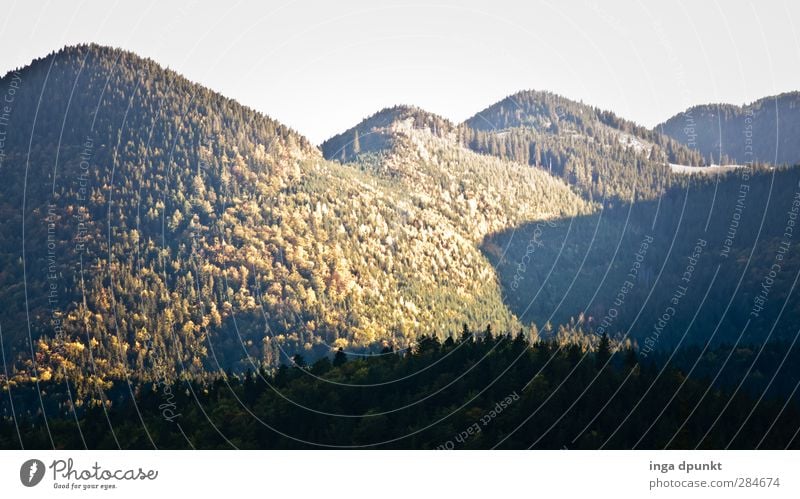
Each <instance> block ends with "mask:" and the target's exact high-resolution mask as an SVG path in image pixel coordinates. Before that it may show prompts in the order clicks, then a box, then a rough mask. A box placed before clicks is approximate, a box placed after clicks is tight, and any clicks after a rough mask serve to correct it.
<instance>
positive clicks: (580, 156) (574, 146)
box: [462, 91, 704, 204]
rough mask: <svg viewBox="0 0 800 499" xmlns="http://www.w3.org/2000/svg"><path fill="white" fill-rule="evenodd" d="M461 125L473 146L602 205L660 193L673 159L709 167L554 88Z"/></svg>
mask: <svg viewBox="0 0 800 499" xmlns="http://www.w3.org/2000/svg"><path fill="white" fill-rule="evenodd" d="M462 128H463V130H464V132H463V141H464V143H465V144H466V145H467V146H468V147H470V148H471V149H473V150H475V151H478V152H482V153H486V154H491V155H495V156H499V157H502V158H508V159H512V160H514V161H516V162H519V163H523V164H529V165H532V166H537V167H539V168H543V169H546V170H547V171H549V172H551V173H553V174H555V175H558V176H560V177H562V178H564V179H565V180H566V181H567V182H569V183H571V184H573V185H576V186H577V187H578V188H579V189H580V191H581V192H583V193H584V195H585V196H586V197H588V198H589V199H592V200H602V201H603V202H614V203H617V204H618V203H619V202H628V201H633V200H638V199H652V198H655V197H657V196H659V195H660V194H661V193H663V192H664V191H665V189H667V188H669V186H670V185H672V180H673V179H672V174H671V171H670V168H669V165H668V163H680V164H686V165H703V164H704V163H703V158H702V156H701V155H699V154H697V153H696V152H693V151H691V150H689V149H688V148H686V147H684V146H683V145H681V144H680V143H679V142H677V141H675V140H673V139H671V138H669V137H666V136H664V135H661V134H659V133H654V132H652V131H649V130H647V129H645V128H644V127H641V126H638V125H636V124H635V123H633V122H630V121H627V120H624V119H622V118H619V117H617V116H616V115H615V114H614V113H612V112H609V111H602V110H600V109H597V108H593V107H590V106H587V105H585V104H583V103H579V102H575V101H572V100H569V99H567V98H565V97H561V96H559V95H556V94H553V93H550V92H539V91H523V92H519V93H516V94H514V95H510V96H508V97H506V98H505V99H503V100H501V101H500V102H498V103H496V104H494V105H492V106H489V107H488V108H486V109H484V110H483V111H480V112H479V113H477V114H475V115H474V116H473V117H472V118H469V119H468V120H466V121H465V122H464V123H463V124H462Z"/></svg>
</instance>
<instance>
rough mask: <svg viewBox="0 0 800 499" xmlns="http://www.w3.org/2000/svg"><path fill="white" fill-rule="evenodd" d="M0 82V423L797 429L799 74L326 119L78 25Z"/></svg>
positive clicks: (582, 431)
mask: <svg viewBox="0 0 800 499" xmlns="http://www.w3.org/2000/svg"><path fill="white" fill-rule="evenodd" d="M0 93H2V95H4V96H5V97H6V99H7V100H6V102H8V105H7V106H5V108H0V110H2V112H3V113H2V114H1V115H0V132H1V135H0V174H2V178H3V183H2V185H0V234H2V238H0V304H1V305H2V306H1V307H0V347H2V348H1V349H0V354H2V364H3V369H2V371H0V387H2V391H0V448H3V449H14V448H25V449H30V448H68V449H83V448H89V449H94V448H114V449H115V448H126V449H129V448H142V449H148V448H181V449H183V448H330V447H334V448H360V447H369V448H373V447H378V448H414V449H416V448H421V449H437V448H438V449H477V448H480V449H484V448H499V449H518V448H546V449H562V448H570V449H572V448H577V449H598V448H603V449H630V448H640V449H656V448H657V449H661V448H673V449H686V448H689V449H691V448H704V449H722V448H740V449H755V448H758V449H761V448H765V449H783V448H797V447H798V446H800V438H798V433H799V432H800V417H799V416H800V399H799V398H798V387H800V368H798V366H800V363H798V361H800V357H798V349H799V348H800V346H798V345H797V339H798V335H800V333H798V331H800V321H799V319H798V318H800V300H798V297H797V290H796V287H797V286H796V285H797V280H798V276H800V256H798V249H797V245H798V242H800V241H798V239H799V238H798V234H796V231H795V228H796V224H797V223H798V221H797V217H798V215H799V214H800V170H798V169H797V167H796V165H797V164H799V163H800V151H798V149H797V134H796V133H795V132H796V131H797V130H798V126H800V116H798V115H797V109H799V108H798V106H797V105H796V104H797V102H796V101H797V94H796V93H789V94H783V95H780V96H777V97H768V98H765V99H763V100H761V101H758V102H756V103H754V104H752V105H749V106H745V107H735V106H727V105H706V106H699V107H695V108H691V109H689V110H686V111H684V112H682V113H680V114H677V115H676V116H674V117H673V118H671V119H669V120H667V121H666V122H665V123H664V124H662V125H659V126H657V127H655V128H653V129H648V128H646V127H643V126H640V125H638V124H636V123H634V122H632V121H629V120H627V119H625V118H623V117H620V116H618V115H617V114H615V113H614V112H611V111H608V110H602V109H598V108H595V107H593V106H590V105H587V104H584V103H582V102H576V101H573V100H570V99H567V98H565V97H562V96H559V95H556V94H553V93H550V92H544V91H534V90H526V91H521V92H518V93H515V94H512V95H509V96H508V97H506V98H504V99H502V100H501V101H499V102H497V103H496V104H493V105H491V106H489V107H487V108H486V109H484V110H482V111H479V112H477V113H475V114H474V116H472V117H470V118H469V119H467V120H465V121H464V122H462V123H453V122H451V121H450V120H448V119H446V118H444V117H441V116H437V115H435V114H433V113H430V112H427V111H425V110H423V109H420V108H418V107H414V106H394V107H388V108H386V109H383V110H379V111H377V112H376V113H375V114H373V115H371V116H368V117H366V118H365V119H364V120H362V121H361V122H359V123H355V124H354V125H353V126H352V127H351V128H349V129H347V130H344V131H342V132H341V133H339V134H338V135H335V136H333V137H331V138H329V139H328V140H326V141H324V142H323V143H322V144H320V145H319V146H316V145H314V144H312V143H311V141H310V140H308V139H306V138H305V137H304V136H303V135H302V134H301V133H300V132H298V131H295V130H292V129H291V128H289V127H287V126H285V125H283V124H281V123H279V122H278V121H276V120H274V119H272V118H269V117H267V116H265V115H263V114H261V113H260V112H257V111H255V110H253V109H250V108H247V107H245V106H243V105H241V104H239V103H238V102H236V101H234V100H232V99H229V98H226V97H224V96H222V95H219V94H217V93H215V92H214V91H212V90H209V89H207V88H204V87H202V86H200V85H198V84H196V83H193V82H191V81H189V80H187V79H186V78H184V77H183V76H181V75H180V74H178V73H176V72H174V71H172V70H168V69H165V68H163V67H161V66H160V65H159V64H157V63H156V62H154V61H152V60H149V59H144V58H141V57H139V56H137V55H135V54H133V53H130V52H125V51H122V50H119V49H114V48H109V47H103V46H99V45H77V46H70V47H66V48H64V49H61V50H59V51H57V52H54V53H51V54H49V55H47V56H46V57H43V58H41V59H37V60H35V61H33V62H32V63H31V64H30V65H27V66H26V67H23V68H20V69H18V70H15V71H12V72H10V73H8V74H6V75H5V76H4V77H3V78H2V79H0ZM8 99H10V101H9V100H8ZM776 120H780V126H779V127H777V128H776V127H774V126H773V127H770V123H774V122H775V121H776ZM753 121H754V122H755V125H752V122H753ZM751 125H752V126H755V127H757V128H758V130H759V133H760V134H759V135H758V136H757V137H756V138H755V139H753V140H755V141H756V142H755V145H754V144H752V143H750V144H747V143H744V142H742V141H743V139H742V137H743V136H744V135H743V134H742V133H741V132H742V131H743V130H744V131H746V130H747V127H748V126H751ZM770 130H771V132H769V131H770ZM767 132H769V133H767ZM748 140H749V139H748ZM776 144H777V146H778V147H777V151H778V153H777V154H773V153H774V152H775V151H776V148H775V147H776Z"/></svg>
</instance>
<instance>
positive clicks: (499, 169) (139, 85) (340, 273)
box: [0, 45, 593, 388]
mask: <svg viewBox="0 0 800 499" xmlns="http://www.w3.org/2000/svg"><path fill="white" fill-rule="evenodd" d="M17 80H19V81H20V82H21V83H20V84H19V85H16V83H14V85H15V86H18V89H17V90H16V100H15V102H14V107H13V114H12V115H11V122H10V123H11V125H10V126H9V134H8V138H7V140H6V142H5V146H4V151H5V153H6V157H5V161H4V163H3V173H4V179H5V182H4V185H3V186H2V192H3V195H2V197H0V210H2V213H4V214H5V216H4V217H3V218H2V224H3V226H2V232H3V235H4V240H3V243H2V253H1V254H0V258H2V263H3V265H2V274H0V302H2V303H3V305H4V306H3V308H2V311H1V312H0V324H1V325H2V332H3V342H4V348H5V351H6V358H7V359H8V361H9V373H8V376H9V377H10V378H12V379H14V380H20V381H24V380H28V379H35V380H42V381H45V380H49V379H56V380H58V379H62V378H65V379H70V380H73V381H74V382H76V383H77V384H78V385H79V387H81V388H84V387H89V386H94V385H97V386H106V381H107V380H109V379H116V378H125V377H132V378H135V379H152V378H154V377H159V378H160V377H163V378H166V379H174V378H175V377H178V376H187V377H192V378H198V377H204V376H205V375H206V373H208V372H212V373H213V372H217V371H219V370H220V369H223V368H233V369H235V370H243V369H245V368H247V367H250V368H260V367H261V366H275V365H278V364H279V363H281V362H286V361H288V359H289V358H290V357H291V356H292V355H293V354H294V353H296V352H302V353H304V354H306V355H308V356H310V357H316V356H319V355H322V354H325V353H327V352H329V351H330V350H331V349H332V348H339V347H345V348H348V349H351V350H353V351H359V350H360V349H380V348H382V347H384V346H386V345H391V346H395V347H397V348H401V347H405V346H407V345H408V344H410V343H411V342H413V341H414V339H415V338H416V337H417V336H419V335H423V334H434V333H436V334H446V332H447V331H450V332H455V331H457V330H459V329H460V327H461V325H462V324H463V323H465V322H466V323H469V324H473V325H475V326H476V327H477V326H478V325H485V324H488V323H491V324H494V325H495V327H498V328H502V329H505V330H515V331H516V330H518V329H519V328H520V327H522V325H521V324H520V323H519V321H518V320H517V319H516V317H515V316H514V314H513V313H511V312H510V311H509V309H508V308H507V307H506V306H505V305H504V304H503V300H502V293H501V290H500V284H499V282H498V280H497V278H496V276H495V274H494V272H493V269H492V267H491V265H490V264H489V261H488V259H487V258H486V257H485V256H484V255H483V253H482V252H481V251H480V250H479V248H478V246H479V244H480V241H481V240H482V239H483V238H484V237H485V236H486V235H488V234H489V233H492V232H496V231H501V230H505V229H509V228H511V227H513V226H515V225H517V224H521V223H523V222H526V221H532V220H537V219H556V218H558V219H563V218H568V217H570V216H574V215H578V214H587V213H590V212H591V211H592V210H593V207H592V205H591V204H590V203H588V202H586V201H584V200H583V199H581V198H580V197H579V196H577V195H576V194H574V193H573V192H572V191H571V189H570V188H569V187H568V186H567V185H566V184H565V183H564V182H562V181H560V180H558V179H555V178H553V177H551V176H550V175H548V174H547V173H545V172H542V171H540V170H535V169H531V168H528V167H526V166H523V165H518V164H514V163H511V162H508V161H503V160H500V159H496V158H491V157H487V156H482V155H479V154H475V153H473V152H471V151H468V150H466V149H464V148H462V147H460V146H457V144H455V143H454V142H453V141H452V140H450V139H449V138H443V136H444V134H449V133H452V130H451V127H449V126H448V125H447V124H446V121H445V120H442V119H439V118H436V119H433V120H432V121H428V118H427V117H421V118H419V120H420V121H414V120H415V119H417V118H415V116H416V113H417V111H415V110H412V109H402V108H398V109H395V110H392V111H390V112H389V113H388V117H386V118H385V119H384V118H382V117H381V116H377V117H374V119H373V121H374V122H376V123H378V122H380V123H383V124H385V125H386V126H389V127H395V128H396V131H393V132H392V134H391V138H392V147H391V148H389V149H377V148H374V149H375V152H371V150H372V149H373V148H372V147H371V146H370V141H371V139H370V138H369V137H370V136H369V134H366V133H365V134H364V135H365V138H364V142H365V147H364V149H363V151H360V150H359V151H356V152H353V151H352V147H351V150H350V151H349V154H354V155H355V156H357V157H358V158H360V161H362V166H363V167H362V168H353V167H352V165H350V164H347V165H341V164H339V163H338V162H329V161H326V160H325V159H324V158H323V157H322V155H321V154H320V151H319V149H317V148H315V147H313V146H311V145H310V144H309V143H308V141H307V140H306V139H304V138H303V137H302V136H300V135H299V134H297V133H295V132H294V131H292V130H289V129H287V128H286V127H284V126H282V125H280V124H279V123H276V122H275V121H274V120H271V119H269V118H267V117H265V116H263V115H260V114H258V113H256V112H254V111H252V110H249V109H247V108H245V107H243V106H240V105H239V104H237V103H235V102H233V101H231V100H229V99H225V98H223V97H221V96H219V95H217V94H215V93H213V92H211V91H209V90H207V89H204V88H202V87H200V86H198V85H195V84H193V83H191V82H189V81H187V80H186V79H184V78H182V77H180V76H179V75H177V74H175V73H173V72H171V71H168V70H164V69H162V68H161V67H159V66H158V65H157V64H155V63H153V62H152V61H147V60H143V59H141V58H139V57H137V56H135V55H133V54H130V53H126V52H123V51H119V50H113V49H108V48H103V47H98V46H94V45H91V46H78V47H71V48H67V49H64V50H62V51H59V52H57V53H54V54H51V55H50V56H48V57H46V58H44V59H41V60H38V61H35V62H34V63H33V64H32V65H31V66H29V67H27V68H24V69H22V70H20V71H19V72H16V73H10V74H9V75H7V76H6V77H4V78H3V80H2V82H1V84H0V87H2V88H7V87H8V88H10V85H12V82H15V81H17ZM409 119H410V122H409ZM34 120H35V121H34ZM376 120H377V121H376ZM381 120H383V121H381ZM415 125H416V126H421V125H424V126H423V127H422V128H415ZM29 146H30V147H29ZM347 154H348V152H346V153H345V156H346V158H347Z"/></svg>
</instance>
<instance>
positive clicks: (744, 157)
mask: <svg viewBox="0 0 800 499" xmlns="http://www.w3.org/2000/svg"><path fill="white" fill-rule="evenodd" d="M655 130H657V131H659V132H661V133H664V134H666V135H668V136H670V137H672V138H674V139H675V140H678V141H680V142H681V143H683V144H686V145H687V146H689V147H691V148H692V149H693V150H696V151H698V152H699V153H700V154H702V155H703V157H705V158H707V160H708V161H709V162H711V163H719V164H730V163H734V164H745V163H767V164H773V165H795V164H798V163H800V143H798V141H797V137H799V136H800V92H787V93H783V94H780V95H775V96H772V97H765V98H763V99H759V100H757V101H755V102H753V103H751V104H747V105H744V106H735V105H731V104H706V105H701V106H694V107H690V108H689V109H687V110H686V111H684V112H682V113H679V114H676V115H675V116H673V117H672V118H670V119H668V120H667V121H666V122H664V123H662V124H660V125H658V126H657V127H656V128H655ZM676 163H679V162H677V161H676ZM681 164H683V163H681Z"/></svg>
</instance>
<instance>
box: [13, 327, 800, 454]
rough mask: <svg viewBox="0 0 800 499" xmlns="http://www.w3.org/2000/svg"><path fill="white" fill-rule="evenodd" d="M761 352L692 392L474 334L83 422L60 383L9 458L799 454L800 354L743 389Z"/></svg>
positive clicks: (124, 395)
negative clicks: (24, 454)
mask: <svg viewBox="0 0 800 499" xmlns="http://www.w3.org/2000/svg"><path fill="white" fill-rule="evenodd" d="M754 350H755V349H750V348H744V347H741V348H738V349H736V350H735V351H731V350H730V348H729V347H723V348H719V349H715V350H713V351H709V352H708V354H707V355H706V356H704V357H702V359H703V361H702V367H701V368H700V369H698V370H697V371H696V372H695V373H693V375H691V376H690V375H688V374H687V372H690V371H688V369H687V367H688V366H686V364H685V362H688V361H691V359H693V358H697V357H696V354H697V352H690V351H681V352H679V353H678V355H679V357H680V360H679V361H677V362H674V363H664V362H663V360H664V359H653V358H649V359H643V358H641V356H639V355H637V353H636V352H635V351H634V350H632V349H629V348H615V347H613V346H612V345H611V344H610V342H608V340H607V339H602V340H601V342H600V343H599V344H598V347H597V348H596V349H595V350H594V351H588V350H585V349H582V348H581V347H579V346H577V345H575V344H565V345H559V344H557V343H554V342H550V341H536V342H533V343H529V342H528V341H527V340H526V339H525V337H524V336H523V335H521V334H517V335H514V336H512V335H511V334H500V335H498V334H496V333H493V332H492V330H491V329H490V328H487V329H486V330H484V331H477V332H474V331H470V330H469V329H468V328H466V326H465V328H464V330H463V331H462V333H461V334H460V335H458V336H456V335H454V336H450V337H448V338H447V339H446V340H445V341H444V342H440V341H439V340H438V339H436V338H435V337H433V338H431V337H425V338H421V339H420V342H419V344H418V345H417V346H416V347H415V348H414V349H412V350H406V351H392V350H390V349H389V348H386V349H384V351H382V352H380V353H376V354H374V355H368V356H355V355H347V354H345V353H344V352H342V351H338V352H337V353H336V354H335V355H333V356H325V357H322V358H321V359H319V360H317V361H316V362H314V363H306V361H305V359H304V358H303V357H302V356H301V355H299V354H298V355H296V356H295V357H294V359H292V361H291V362H290V363H289V364H284V365H281V367H280V368H279V369H277V370H276V371H274V372H272V373H270V372H268V371H266V370H259V371H248V372H246V373H244V374H242V375H233V374H228V375H226V376H224V377H221V378H219V379H216V380H215V381H213V382H212V383H208V384H201V383H197V382H193V381H185V382H175V383H169V382H160V383H153V384H147V385H144V386H141V387H137V388H136V389H135V390H132V389H131V388H130V386H129V385H126V384H125V382H124V381H121V382H120V384H119V386H116V387H115V388H114V389H112V390H110V391H109V392H108V394H107V397H108V398H107V399H106V400H105V403H104V404H94V405H91V406H89V407H83V408H78V409H77V410H74V412H73V407H74V406H70V405H69V401H70V399H69V396H68V395H67V394H68V392H69V387H68V386H67V385H63V384H62V385H57V384H54V383H48V384H46V385H45V388H44V390H45V391H46V392H47V397H46V399H45V401H44V402H43V410H44V411H45V412H46V413H48V414H49V417H48V423H47V425H45V424H44V422H43V418H42V414H41V411H39V413H37V412H36V411H34V412H31V413H29V414H27V415H25V416H18V418H17V420H15V421H6V422H3V423H2V424H0V447H2V448H6V449H8V448H20V447H22V446H23V445H24V448H26V449H36V448H41V449H48V448H59V449H60V448H67V449H82V448H90V449H117V448H123V449H152V448H159V449H161V448H172V449H191V448H195V449H217V448H219V449H231V448H238V449H253V448H262V449H267V448H268V449H285V448H400V449H408V448H413V449H446V450H451V449H490V448H499V449H527V448H535V449H600V448H602V449H636V448H639V449H661V448H668V449H671V448H677V449H691V448H699V449H722V448H730V449H739V448H743V449H783V448H791V449H797V448H798V446H800V441H798V429H800V422H799V421H800V407H799V406H798V404H797V401H796V400H792V401H790V400H789V399H787V394H788V393H791V392H793V391H794V390H796V389H797V383H798V382H800V379H798V373H797V369H796V367H795V366H796V365H797V362H798V361H800V357H798V355H800V352H798V348H797V346H796V345H788V344H780V345H779V344H775V345H774V346H773V347H771V348H769V349H768V350H769V352H768V353H766V354H765V357H764V362H758V363H757V365H758V368H757V370H756V371H753V374H752V375H751V376H748V377H747V378H745V379H741V371H740V369H741V368H742V366H751V365H753V364H752V361H753V358H754ZM725 357H727V358H733V361H732V362H731V363H730V365H729V367H728V368H722V369H721V366H722V364H723V363H722V359H723V358H725ZM776 359H779V360H782V361H783V362H781V363H778V362H772V361H773V360H776ZM679 366H680V367H679ZM779 366H780V367H779ZM710 373H719V374H718V375H717V377H716V379H715V381H716V383H713V382H712V381H714V378H712V377H711V376H710ZM776 381H777V382H776ZM26 396H27V397H31V396H33V394H30V393H29V394H19V395H17V397H18V398H22V397H26ZM6 405H7V404H6Z"/></svg>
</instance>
